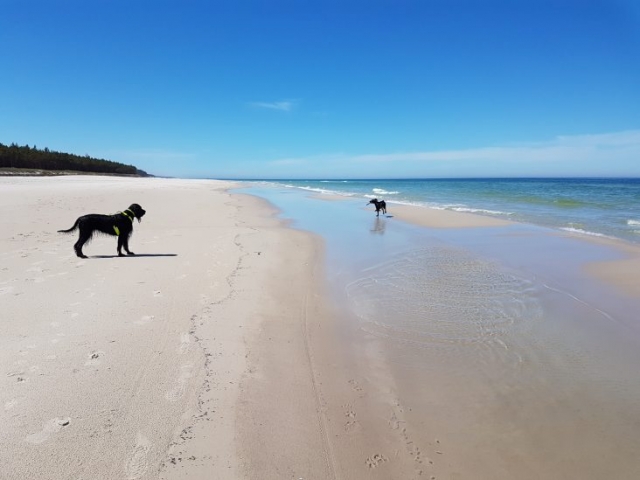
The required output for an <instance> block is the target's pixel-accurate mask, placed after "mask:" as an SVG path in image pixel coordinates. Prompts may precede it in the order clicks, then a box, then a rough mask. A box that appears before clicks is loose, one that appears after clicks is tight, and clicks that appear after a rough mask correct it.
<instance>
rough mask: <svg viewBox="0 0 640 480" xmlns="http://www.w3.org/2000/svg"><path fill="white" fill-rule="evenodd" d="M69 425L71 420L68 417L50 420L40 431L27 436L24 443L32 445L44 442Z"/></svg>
mask: <svg viewBox="0 0 640 480" xmlns="http://www.w3.org/2000/svg"><path fill="white" fill-rule="evenodd" d="M69 423H71V419H70V418H69V417H63V418H60V417H56V418H52V419H51V420H49V421H48V422H46V423H44V424H43V425H42V430H41V431H39V432H38V433H34V434H32V435H27V437H26V438H25V441H26V442H29V443H34V444H40V443H43V442H46V441H47V440H48V439H49V437H50V436H51V435H53V434H54V433H58V432H59V431H60V430H62V429H63V428H64V427H66V426H68V425H69Z"/></svg>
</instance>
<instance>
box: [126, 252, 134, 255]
mask: <svg viewBox="0 0 640 480" xmlns="http://www.w3.org/2000/svg"><path fill="white" fill-rule="evenodd" d="M127 255H135V253H133V252H127Z"/></svg>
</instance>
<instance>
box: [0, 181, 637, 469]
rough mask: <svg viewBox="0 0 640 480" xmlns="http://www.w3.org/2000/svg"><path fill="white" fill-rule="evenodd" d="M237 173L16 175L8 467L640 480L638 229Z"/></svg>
mask: <svg viewBox="0 0 640 480" xmlns="http://www.w3.org/2000/svg"><path fill="white" fill-rule="evenodd" d="M235 187H237V185H236V184H234V183H232V182H226V181H215V180H179V179H161V178H116V177H99V176H69V177H53V178H51V177H49V178H24V177H19V178H0V225H1V226H2V232H1V233H0V247H1V248H0V304H1V305H2V314H1V320H0V367H1V371H2V372H1V373H2V374H1V375H0V405H1V406H2V408H0V415H1V418H2V425H3V428H2V430H1V431H0V455H1V458H2V459H3V461H2V462H1V463H0V478H1V479H3V480H4V479H11V480H13V479H80V478H81V479H167V480H170V479H187V478H189V479H295V480H300V479H304V480H310V479H355V480H358V479H403V480H404V479H423V478H425V479H430V480H433V479H465V478H467V479H505V480H507V479H513V478H518V479H538V478H545V479H565V478H581V479H591V478H593V479H596V478H598V479H600V478H616V479H629V480H631V479H635V478H638V476H639V475H640V461H638V459H637V451H638V448H640V434H638V428H637V427H638V425H640V423H639V422H640V410H639V409H638V408H637V398H638V395H640V381H638V380H640V377H639V374H638V373H637V371H639V369H638V367H639V366H640V354H638V352H639V351H640V350H639V349H638V348H637V347H638V345H639V344H640V341H639V339H640V335H639V330H640V329H639V326H638V324H637V322H636V321H635V317H634V315H633V311H637V310H634V309H635V308H636V307H637V306H638V305H639V303H638V302H639V298H638V297H639V295H638V291H637V282H634V279H635V278H637V277H636V273H634V272H637V270H634V265H637V259H638V258H640V255H638V249H637V247H636V246H634V245H627V244H624V248H623V247H620V246H617V245H611V244H604V245H599V244H593V243H592V242H588V241H584V240H583V239H580V238H575V237H572V236H564V235H550V234H548V233H546V232H539V231H538V230H529V229H527V228H526V227H519V226H512V225H511V224H510V223H509V222H502V221H496V220H492V219H486V218H484V217H478V216H474V215H468V214H457V213H455V212H453V213H452V212H441V211H431V212H430V211H428V210H427V209H419V210H411V209H404V208H403V209H398V211H397V212H393V213H394V215H395V217H397V218H395V217H394V218H378V219H375V218H372V216H373V215H372V213H371V211H364V209H363V208H362V205H361V204H362V202H361V201H358V205H359V207H358V208H351V207H350V205H349V204H348V202H344V201H343V202H340V201H335V202H323V201H322V200H318V199H311V198H308V199H305V200H304V201H301V200H300V199H299V198H298V197H291V200H289V202H290V204H287V203H286V201H287V200H286V197H283V198H284V200H283V201H284V203H283V204H282V205H279V204H278V202H276V201H273V200H272V203H269V202H267V201H266V200H264V199H262V198H259V197H257V196H255V195H254V194H253V195H248V194H246V193H243V192H240V193H238V192H236V191H235V190H234V188H235ZM307 201H308V202H312V203H309V204H308V205H307V204H306V203H305V202H307ZM134 202H135V203H139V204H140V205H142V207H143V208H144V209H146V210H147V214H146V216H145V217H144V218H143V220H142V222H141V223H137V222H136V223H135V225H134V234H133V236H132V238H131V241H130V247H131V250H132V251H134V252H135V253H136V255H135V256H129V257H125V258H120V257H118V256H117V255H116V240H115V238H114V237H98V238H96V239H94V240H93V241H92V242H91V243H90V244H88V245H87V246H86V247H85V249H84V253H85V254H86V255H87V256H88V257H89V258H87V259H80V258H78V257H76V256H75V254H74V252H73V248H72V246H73V243H74V242H75V241H76V239H77V237H76V236H75V234H62V233H57V230H59V229H65V228H69V227H70V226H71V225H72V224H73V222H74V221H75V219H76V218H77V217H78V216H80V215H83V214H87V213H115V212H117V211H121V210H124V209H126V208H127V207H128V206H129V205H130V204H131V203H134ZM274 205H275V206H274ZM318 205H320V206H319V207H318ZM345 205H347V208H345ZM276 206H277V207H278V208H280V209H281V211H283V212H284V214H285V217H286V218H296V219H298V221H297V223H295V224H294V225H293V226H294V227H296V229H294V228H291V225H290V222H287V221H285V220H283V219H282V218H281V217H279V215H278V212H279V211H278V209H276ZM296 208H297V209H300V210H299V211H296V210H295V209H296ZM316 208H317V210H314V209H316ZM300 211H301V212H304V214H303V215H301V214H299V212H300ZM312 213H313V215H312ZM323 215H324V216H323ZM336 218H339V219H340V228H337V227H336V226H335V219H336ZM305 222H314V223H308V224H306V223H305ZM523 245H524V246H525V247H527V246H528V249H526V250H523ZM535 246H544V249H538V250H536V248H535ZM378 252H384V254H381V253H378ZM523 252H525V253H523ZM566 252H571V253H570V255H566ZM560 260H562V261H560ZM558 292H560V293H558Z"/></svg>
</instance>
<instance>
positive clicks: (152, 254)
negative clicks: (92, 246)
mask: <svg viewBox="0 0 640 480" xmlns="http://www.w3.org/2000/svg"><path fill="white" fill-rule="evenodd" d="M177 256H178V254H177V253H136V254H135V255H125V256H123V257H122V258H141V257H177ZM89 258H119V256H118V255H91V256H90V257H89Z"/></svg>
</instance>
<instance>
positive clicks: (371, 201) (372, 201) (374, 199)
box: [367, 198, 378, 205]
mask: <svg viewBox="0 0 640 480" xmlns="http://www.w3.org/2000/svg"><path fill="white" fill-rule="evenodd" d="M370 203H373V204H376V203H378V199H377V198H372V199H371V200H369V203H367V205H369V204H370Z"/></svg>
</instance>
